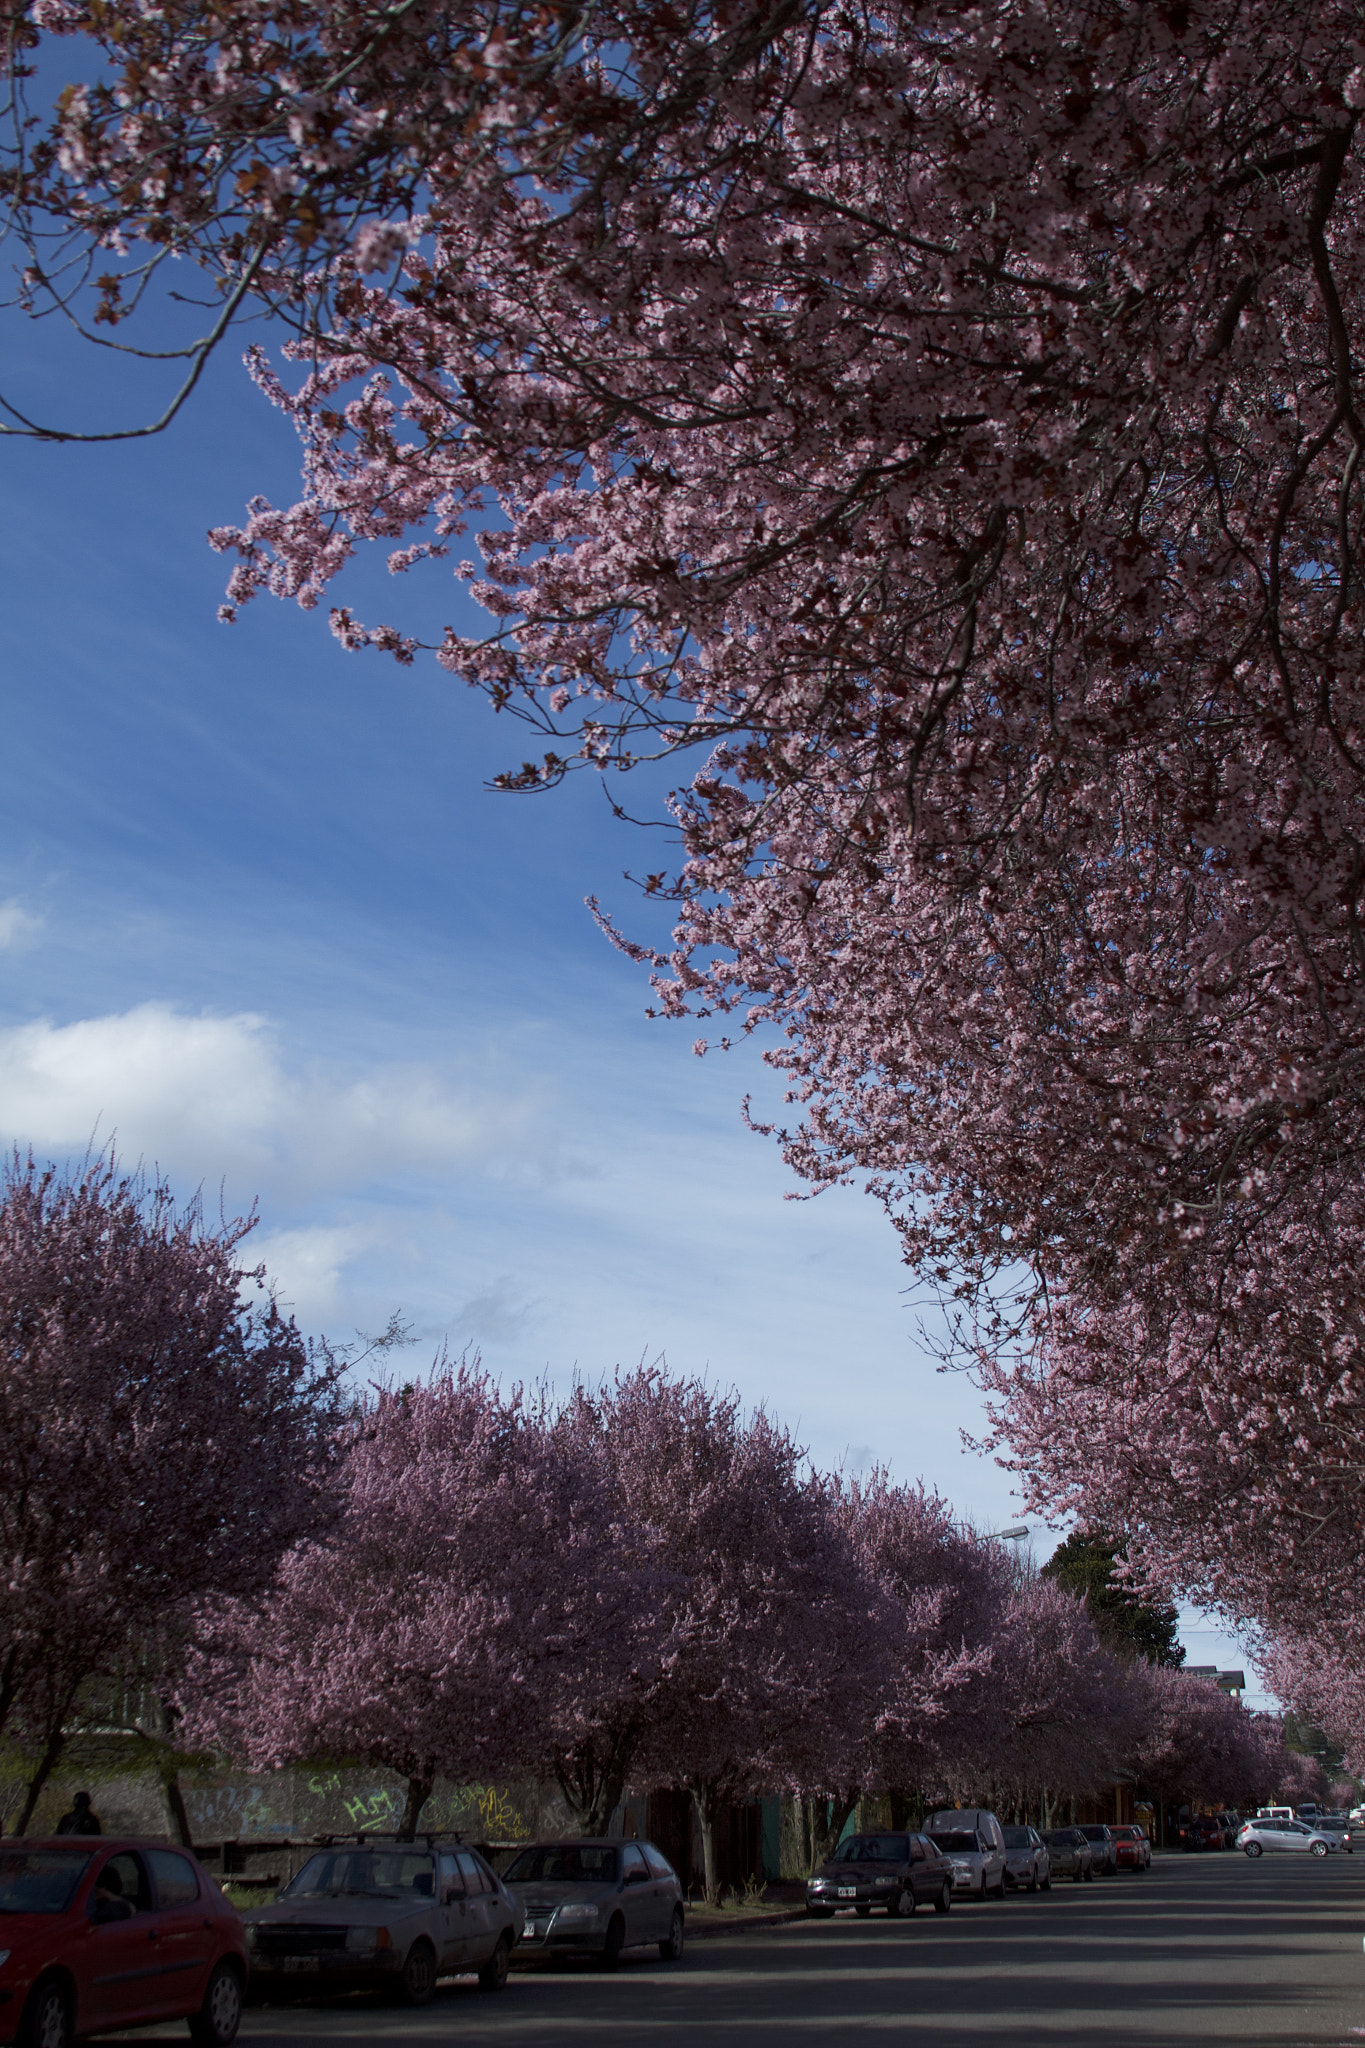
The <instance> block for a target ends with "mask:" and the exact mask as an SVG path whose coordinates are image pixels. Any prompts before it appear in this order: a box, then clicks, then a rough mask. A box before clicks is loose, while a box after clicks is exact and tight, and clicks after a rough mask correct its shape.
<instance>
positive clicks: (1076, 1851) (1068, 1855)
mask: <svg viewBox="0 0 1365 2048" xmlns="http://www.w3.org/2000/svg"><path fill="white" fill-rule="evenodd" d="M1043 1840H1044V1841H1045V1842H1046V1843H1047V1853H1048V1855H1049V1856H1050V1857H1051V1859H1052V1874H1053V1876H1054V1877H1069V1878H1070V1879H1071V1882H1072V1883H1073V1884H1089V1883H1090V1882H1091V1880H1092V1879H1093V1877H1094V1875H1095V1852H1094V1850H1093V1849H1092V1848H1091V1846H1090V1844H1089V1842H1088V1841H1087V1840H1086V1838H1085V1836H1084V1835H1083V1834H1082V1833H1081V1831H1080V1829H1079V1828H1049V1829H1048V1830H1047V1832H1046V1833H1045V1834H1044V1836H1043Z"/></svg>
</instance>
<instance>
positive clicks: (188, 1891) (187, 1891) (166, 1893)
mask: <svg viewBox="0 0 1365 2048" xmlns="http://www.w3.org/2000/svg"><path fill="white" fill-rule="evenodd" d="M147 1861H148V1863H149V1864H150V1865H151V1871H152V1883H153V1884H154V1885H155V1886H156V1901H157V1904H158V1905H159V1906H188V1905H191V1904H192V1903H193V1901H194V1900H195V1899H197V1898H198V1896H199V1879H198V1876H197V1874H196V1872H195V1868H194V1865H193V1864H192V1863H191V1862H190V1860H189V1858H188V1857H187V1856H177V1855H176V1853H175V1851H174V1849H149V1850H148V1851H147Z"/></svg>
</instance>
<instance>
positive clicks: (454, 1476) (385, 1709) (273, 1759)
mask: <svg viewBox="0 0 1365 2048" xmlns="http://www.w3.org/2000/svg"><path fill="white" fill-rule="evenodd" d="M601 1479H602V1475H601V1473H600V1471H599V1470H594V1468H593V1467H592V1465H591V1464H590V1463H589V1462H588V1461H586V1460H585V1459H584V1458H583V1457H582V1456H569V1455H566V1446H565V1443H564V1441H563V1439H562V1438H556V1435H555V1433H554V1431H553V1430H552V1429H551V1428H550V1427H548V1426H547V1422H546V1418H545V1417H544V1416H542V1415H539V1414H537V1413H535V1412H533V1411H532V1412H528V1411H527V1410H526V1409H525V1408H524V1407H523V1405H522V1403H521V1401H520V1399H519V1397H517V1396H515V1395H512V1396H507V1397H504V1396H502V1395H500V1394H499V1393H498V1391H497V1389H496V1388H495V1387H494V1386H493V1385H492V1383H491V1382H490V1381H489V1380H488V1379H487V1378H486V1376H484V1375H483V1374H482V1373H481V1372H480V1371H479V1370H478V1369H477V1367H476V1366H472V1365H469V1364H464V1363H462V1364H461V1365H460V1366H459V1367H458V1368H457V1369H453V1370H452V1369H450V1368H447V1367H441V1368H440V1369H439V1370H438V1371H437V1372H436V1374H435V1375H434V1377H433V1378H432V1379H431V1380H430V1381H429V1382H426V1383H423V1384H420V1385H416V1386H411V1387H406V1388H404V1389H402V1390H401V1391H387V1392H381V1393H379V1394H378V1395H377V1396H376V1397H375V1399H374V1400H373V1401H372V1402H370V1403H368V1404H367V1405H366V1407H365V1408H364V1409H363V1410H362V1411H361V1413H360V1414H359V1415H358V1416H357V1418H356V1420H355V1423H354V1425H353V1441H352V1445H351V1449H350V1451H349V1454H348V1456H347V1459H346V1463H345V1467H344V1470H343V1472H342V1474H341V1476H340V1501H341V1505H340V1513H339V1516H338V1519H337V1522H336V1525H335V1527H334V1528H333V1529H331V1530H330V1531H329V1532H328V1533H327V1534H326V1535H325V1536H323V1537H321V1538H318V1539H314V1540H307V1541H304V1542H303V1543H300V1544H299V1545H297V1546H295V1548H294V1549H293V1550H291V1551H290V1552H289V1553H288V1555H287V1556H286V1557H285V1558H284V1560H283V1562H282V1564H281V1566H280V1570H279V1573H278V1576H277V1578H276V1580H275V1582H274V1583H273V1585H272V1586H271V1587H270V1588H269V1589H268V1591H267V1592H266V1594H265V1595H264V1597H263V1598H261V1599H260V1600H258V1601H255V1602H248V1601H243V1602H240V1603H237V1604H236V1605H235V1606H234V1607H233V1608H231V1609H230V1610H229V1611H227V1612H226V1613H225V1614H223V1615H222V1616H220V1617H219V1619H218V1621H217V1624H216V1625H214V1626H210V1627H206V1629H205V1632H204V1639H203V1646H202V1649H201V1652H200V1654H199V1656H198V1658H197V1659H196V1661H195V1663H194V1664H193V1666H192V1668H191V1672H190V1681H189V1685H188V1686H187V1689H186V1694H185V1699H184V1706H185V1718H186V1726H187V1729H188V1730H189V1731H190V1732H191V1733H192V1734H193V1735H194V1736H195V1737H196V1738H197V1739H199V1740H201V1741H203V1742H205V1743H211V1744H214V1745H216V1746H219V1747H221V1748H223V1749H226V1750H227V1751H229V1752H230V1753H232V1754H234V1755H236V1756H238V1757H240V1758H241V1759H242V1760H243V1761H244V1762H245V1763H247V1764H249V1765H251V1766H252V1767H255V1768H261V1767H265V1766H269V1765H275V1764H282V1763H287V1762H296V1761H300V1760H307V1759H309V1758H314V1757H318V1756H332V1757H338V1756H345V1757H355V1758H360V1759H363V1760H365V1761H366V1762H369V1763H373V1764H379V1765H382V1766H384V1767H385V1768H387V1769H390V1770H393V1771H395V1772H397V1773H398V1774H399V1775H400V1776H402V1777H403V1778H405V1779H406V1781H407V1788H408V1790H407V1804H406V1809H405V1812H404V1814H403V1818H402V1832H403V1833H404V1834H405V1835H407V1836H411V1835H412V1833H413V1832H414V1830H415V1829H416V1826H417V1822H418V1819H419V1817H420V1815H421V1811H422V1808H423V1806H424V1805H425V1804H426V1801H427V1798H428V1797H429V1795H430V1792H431V1789H432V1785H433V1783H434V1781H435V1779H436V1777H437V1775H438V1774H441V1773H444V1774H445V1775H447V1776H450V1777H454V1778H455V1779H457V1780H468V1779H470V1778H473V1777H481V1776H492V1775H496V1774H500V1773H505V1772H507V1771H509V1770H516V1769H518V1768H526V1767H528V1766H534V1765H538V1764H540V1763H542V1762H543V1761H544V1760H545V1759H546V1758H547V1757H551V1756H557V1755H558V1754H559V1751H560V1749H561V1748H562V1747H563V1746H564V1744H565V1742H566V1741H567V1742H571V1741H572V1739H573V1737H574V1735H575V1734H576V1732H577V1724H576V1721H575V1719H574V1716H575V1713H576V1712H581V1710H582V1703H583V1692H584V1690H585V1688H586V1689H587V1690H588V1691H592V1690H593V1689H594V1688H595V1687H597V1686H599V1685H600V1683H601V1681H602V1677H603V1674H604V1672H605V1671H606V1670H607V1669H608V1668H609V1667H610V1666H612V1665H613V1664H614V1661H615V1660H617V1659H619V1658H622V1657H628V1656H629V1654H630V1652H631V1650H632V1648H633V1647H634V1646H633V1643H632V1641H631V1638H630V1634H629V1629H628V1628H627V1627H623V1626H622V1612H621V1608H620V1605H619V1602H618V1601H617V1599H616V1597H615V1593H614V1575H613V1568H612V1549H611V1496H610V1494H609V1492H608V1491H607V1490H606V1488H605V1487H604V1486H603V1484H602V1483H601ZM566 1729H567V1734H566V1732H565V1731H566Z"/></svg>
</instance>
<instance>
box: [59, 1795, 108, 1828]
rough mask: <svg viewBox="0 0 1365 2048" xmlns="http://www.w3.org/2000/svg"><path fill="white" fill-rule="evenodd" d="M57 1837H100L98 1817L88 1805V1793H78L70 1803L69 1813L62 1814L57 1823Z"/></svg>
mask: <svg viewBox="0 0 1365 2048" xmlns="http://www.w3.org/2000/svg"><path fill="white" fill-rule="evenodd" d="M57 1833H58V1834H59V1835H101V1834H103V1833H104V1830H103V1828H102V1827H101V1826H100V1817H99V1815H98V1814H97V1813H96V1812H95V1810H94V1808H93V1807H92V1806H91V1804H90V1794H89V1793H88V1792H78V1793H77V1794H76V1796H75V1798H74V1799H73V1800H72V1802H71V1811H70V1812H69V1813H64V1814H63V1815H62V1817H61V1819H60V1820H59V1821H58V1823H57Z"/></svg>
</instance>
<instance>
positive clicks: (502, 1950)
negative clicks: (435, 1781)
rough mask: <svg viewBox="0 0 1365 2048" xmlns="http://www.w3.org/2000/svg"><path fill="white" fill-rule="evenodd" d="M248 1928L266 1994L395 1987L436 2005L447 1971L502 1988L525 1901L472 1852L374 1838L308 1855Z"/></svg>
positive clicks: (254, 1978) (413, 2000)
mask: <svg viewBox="0 0 1365 2048" xmlns="http://www.w3.org/2000/svg"><path fill="white" fill-rule="evenodd" d="M242 1923H243V1928H244V1931H245V1934H246V1945H247V1953H248V1954H249V1956H250V1958H251V1990H252V1992H253V1993H254V1994H255V1995H256V1996H258V1997H260V1996H263V1997H266V1998H270V1999H279V1998H300V1997H307V1996H309V1995H310V1994H318V1993H323V1992H334V1991H351V1990H362V1989H376V1988H385V1987H388V1988H391V1989H393V1990H394V1991H396V1992H397V1993H398V1995H399V1996H400V1997H401V1998H402V1999H403V2000H404V2002H405V2003H406V2004H408V2005H428V2004H430V2002H431V1999H432V1996H433V1995H434V1993H435V1990H436V1979H437V1977H438V1976H459V1975H461V1974H462V1973H464V1972H466V1971H477V1973H478V1978H479V1984H480V1986H481V1988H482V1989H483V1990H485V1991H501V1989H502V1987H503V1985H504V1984H505V1983H506V1982H507V1964H508V1959H509V1957H510V1956H511V1953H512V1946H513V1943H514V1942H515V1941H516V1940H517V1938H518V1936H519V1935H520V1933H521V1908H520V1906H519V1905H518V1904H517V1902H516V1900H515V1899H514V1898H513V1897H512V1895H511V1894H510V1893H509V1892H508V1891H507V1889H506V1888H505V1886H504V1885H503V1884H502V1882H501V1880H500V1879H499V1878H497V1877H496V1876H495V1875H494V1873H493V1871H492V1870H490V1868H489V1867H488V1865H487V1864H486V1863H485V1862H484V1860H483V1858H482V1857H481V1856H479V1855H478V1854H476V1852H475V1851H474V1850H472V1849H466V1848H464V1847H462V1846H459V1845H455V1844H452V1845H450V1846H449V1847H440V1848H438V1847H434V1846H431V1847H425V1848H423V1847H419V1845H418V1844H417V1843H415V1842H395V1843H393V1844H391V1845H387V1844H386V1845H382V1846H381V1845H379V1844H376V1843H374V1842H371V1841H365V1842H357V1843H354V1844H352V1845H351V1846H349V1847H346V1846H343V1845H340V1844H338V1845H337V1846H335V1847H332V1848H327V1849H322V1850H320V1851H319V1852H318V1854H317V1855H316V1856H310V1857H309V1859H308V1861H307V1862H306V1863H305V1864H304V1866H303V1868H302V1870H301V1871H300V1872H299V1874H298V1876H297V1877H295V1878H293V1879H291V1880H290V1882H289V1883H288V1884H287V1885H286V1886H285V1888H284V1890H283V1891H282V1892H281V1893H280V1895H279V1897H278V1899H276V1901H275V1903H274V1905H273V1906H257V1907H255V1908H253V1909H252V1910H251V1911H250V1912H248V1913H244V1914H243V1915H242Z"/></svg>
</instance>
